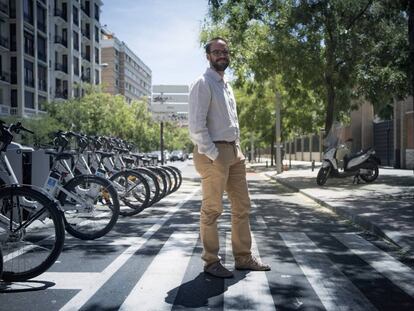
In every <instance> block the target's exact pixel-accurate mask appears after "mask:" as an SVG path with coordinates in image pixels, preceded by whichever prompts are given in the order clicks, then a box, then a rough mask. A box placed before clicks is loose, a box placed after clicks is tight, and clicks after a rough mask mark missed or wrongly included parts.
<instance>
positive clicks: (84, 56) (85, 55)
mask: <svg viewBox="0 0 414 311" xmlns="http://www.w3.org/2000/svg"><path fill="white" fill-rule="evenodd" d="M81 55H82V58H83V59H86V60H87V61H88V62H90V61H91V54H90V53H87V52H82V53H81Z"/></svg>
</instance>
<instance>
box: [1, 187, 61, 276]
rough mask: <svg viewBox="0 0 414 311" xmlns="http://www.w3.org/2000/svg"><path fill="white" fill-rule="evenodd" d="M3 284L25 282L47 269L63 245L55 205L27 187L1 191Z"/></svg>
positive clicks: (58, 214)
mask: <svg viewBox="0 0 414 311" xmlns="http://www.w3.org/2000/svg"><path fill="white" fill-rule="evenodd" d="M0 241H1V248H2V251H3V277H2V278H3V280H4V281H8V282H16V281H25V280H28V279H31V278H34V277H36V276H38V275H40V274H41V273H43V272H45V271H46V270H47V269H49V268H50V267H51V266H52V265H53V264H54V263H55V261H56V259H57V258H58V257H59V255H60V253H61V252H62V249H63V244H64V241H65V229H64V225H63V219H62V213H61V212H60V211H59V209H58V207H57V205H56V203H55V202H53V201H52V200H50V199H49V198H48V197H46V196H45V195H44V194H42V193H41V192H39V191H36V190H34V189H31V188H29V187H20V186H10V187H4V188H0Z"/></svg>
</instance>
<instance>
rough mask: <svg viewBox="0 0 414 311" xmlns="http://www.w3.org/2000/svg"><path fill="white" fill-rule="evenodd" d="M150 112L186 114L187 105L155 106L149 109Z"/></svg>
mask: <svg viewBox="0 0 414 311" xmlns="http://www.w3.org/2000/svg"><path fill="white" fill-rule="evenodd" d="M150 109H151V111H152V112H185V113H188V104H155V103H153V104H152V105H151V107H150Z"/></svg>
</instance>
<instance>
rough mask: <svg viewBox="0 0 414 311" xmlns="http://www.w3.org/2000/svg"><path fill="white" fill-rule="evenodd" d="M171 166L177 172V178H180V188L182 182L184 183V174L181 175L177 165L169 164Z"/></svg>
mask: <svg viewBox="0 0 414 311" xmlns="http://www.w3.org/2000/svg"><path fill="white" fill-rule="evenodd" d="M168 167H169V168H171V169H172V170H174V171H175V172H176V173H177V178H178V186H177V189H176V190H178V189H179V188H180V187H181V184H182V183H183V176H182V175H181V171H180V170H179V169H178V168H176V167H175V166H172V165H169V166H168Z"/></svg>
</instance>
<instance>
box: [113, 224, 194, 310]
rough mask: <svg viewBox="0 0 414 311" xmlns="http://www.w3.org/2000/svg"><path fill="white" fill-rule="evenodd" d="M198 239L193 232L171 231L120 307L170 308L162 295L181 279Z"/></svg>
mask: <svg viewBox="0 0 414 311" xmlns="http://www.w3.org/2000/svg"><path fill="white" fill-rule="evenodd" d="M197 239H198V233H194V232H179V231H176V232H175V233H174V234H172V235H171V236H170V238H169V239H168V241H167V242H166V243H165V244H164V246H163V247H162V249H161V250H160V252H159V254H158V255H157V256H156V257H155V259H154V260H153V262H152V263H151V264H150V266H149V267H148V268H147V270H146V271H145V273H144V275H143V276H142V277H141V279H140V280H139V281H138V283H137V284H136V285H135V287H134V288H133V289H132V291H131V293H130V294H129V295H128V297H127V298H126V299H125V301H124V303H123V304H122V306H121V307H120V309H119V310H120V311H127V310H138V309H139V310H154V311H161V310H171V307H172V306H171V304H169V303H167V302H165V297H166V296H167V293H168V292H169V291H171V290H172V289H173V288H175V287H177V286H179V285H180V284H181V283H182V280H183V277H184V273H185V270H186V269H187V266H188V263H189V261H190V259H191V254H192V253H193V249H194V247H195V246H196V243H197ZM172 259H173V260H172ZM171 299H172V300H174V299H175V297H171Z"/></svg>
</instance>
